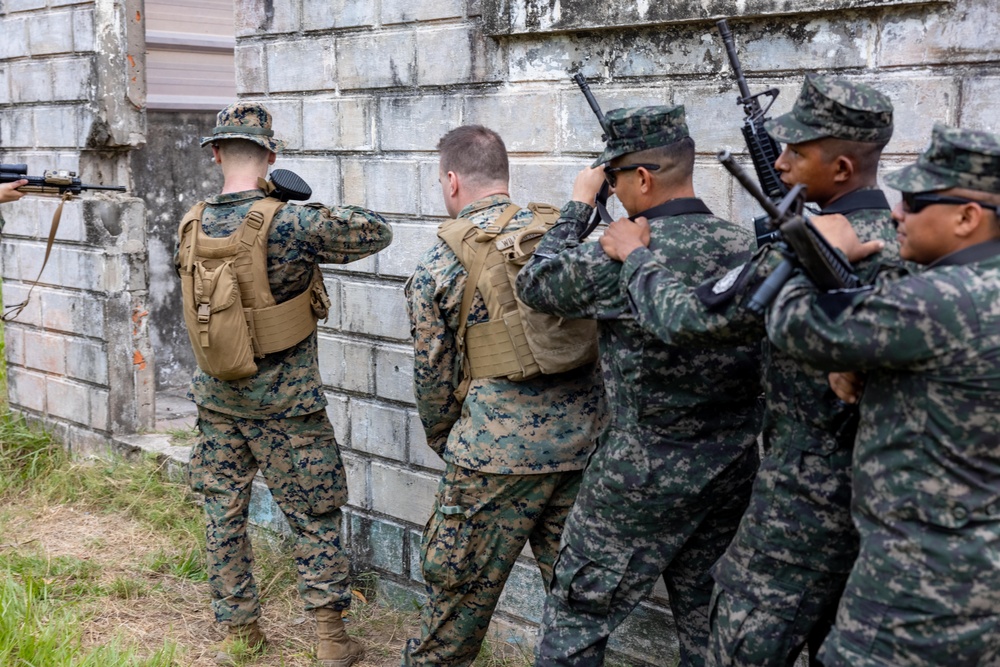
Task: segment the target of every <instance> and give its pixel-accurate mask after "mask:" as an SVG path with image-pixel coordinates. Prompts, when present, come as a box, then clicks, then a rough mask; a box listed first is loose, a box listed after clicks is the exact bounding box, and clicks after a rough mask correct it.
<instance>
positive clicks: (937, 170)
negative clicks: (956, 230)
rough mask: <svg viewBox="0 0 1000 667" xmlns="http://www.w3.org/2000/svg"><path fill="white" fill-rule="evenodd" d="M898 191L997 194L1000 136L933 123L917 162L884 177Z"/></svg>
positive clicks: (999, 169) (998, 185) (999, 188)
mask: <svg viewBox="0 0 1000 667" xmlns="http://www.w3.org/2000/svg"><path fill="white" fill-rule="evenodd" d="M885 182H886V183H888V184H889V186H891V187H893V188H896V189H897V190H900V191H901V192H929V191H932V190H947V189H950V188H967V189H969V190H978V191H980V192H990V193H993V194H1000V135H997V134H992V133H990V132H982V131H979V130H963V129H960V128H957V127H948V126H947V125H944V124H942V123H935V124H934V130H933V131H932V132H931V143H930V146H928V147H927V150H925V151H924V152H923V153H921V154H920V156H919V157H918V158H917V161H916V163H914V164H911V165H908V166H906V167H903V168H902V169H900V170H899V171H894V172H892V173H891V174H887V175H886V177H885Z"/></svg>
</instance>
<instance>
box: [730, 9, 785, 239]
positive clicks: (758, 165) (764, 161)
mask: <svg viewBox="0 0 1000 667" xmlns="http://www.w3.org/2000/svg"><path fill="white" fill-rule="evenodd" d="M715 25H716V26H717V27H718V28H719V35H720V36H721V37H722V43H723V44H725V45H726V53H727V54H728V55H729V64H730V66H731V67H732V68H733V74H735V76H736V85H737V86H739V89H740V96H739V97H738V98H736V103H737V104H741V105H743V113H744V114H746V115H745V117H744V119H743V127H742V130H743V139H744V141H746V144H747V150H748V151H749V152H750V159H751V160H753V168H754V171H756V172H757V180H759V181H760V187H761V189H763V191H764V194H765V195H767V197H768V198H769V199H770V200H771V201H772V202H776V201H780V200H781V198H782V197H784V196H785V195H786V194H788V188H787V187H786V186H785V184H784V183H782V182H781V178H780V177H779V176H778V171H777V170H776V169H775V168H774V162H775V160H777V159H778V156H779V155H781V145H780V144H778V142H777V141H775V140H774V139H773V138H772V137H771V135H769V134H768V133H767V131H766V130H765V129H764V121H766V120H767V117H766V116H765V114H767V112H768V110H769V109H770V108H771V105H772V104H774V100H776V99H777V97H778V89H777V88H769V89H767V90H764V91H761V92H759V93H756V94H754V95H751V94H750V88H749V86H747V80H746V78H745V77H744V76H743V68H742V67H741V66H740V59H739V57H738V56H737V55H736V44H735V42H734V41H733V33H731V32H730V31H729V24H727V23H726V19H722V20H721V21H718V22H717V23H716V24H715ZM762 95H763V96H767V97H769V98H770V102H768V104H767V106H766V107H763V108H761V106H760V100H759V99H758V98H759V97H761V96H762ZM767 221H768V218H767V217H766V216H762V217H759V218H754V221H753V222H754V230H755V231H756V233H757V245H758V247H759V246H761V245H764V244H765V243H770V242H771V241H773V240H774V238H775V235H776V231H777V230H776V229H773V228H769V227H768V226H767Z"/></svg>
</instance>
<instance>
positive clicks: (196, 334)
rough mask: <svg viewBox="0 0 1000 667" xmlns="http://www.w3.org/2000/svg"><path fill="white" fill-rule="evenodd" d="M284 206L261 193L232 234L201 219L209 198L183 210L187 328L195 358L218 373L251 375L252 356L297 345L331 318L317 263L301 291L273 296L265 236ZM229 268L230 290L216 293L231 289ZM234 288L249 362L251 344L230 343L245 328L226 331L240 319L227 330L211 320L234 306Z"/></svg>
mask: <svg viewBox="0 0 1000 667" xmlns="http://www.w3.org/2000/svg"><path fill="white" fill-rule="evenodd" d="M282 206H284V202H281V201H278V200H277V199H273V198H270V197H265V198H264V199H260V200H258V201H256V202H254V204H253V206H251V208H250V211H249V212H248V213H247V215H246V216H245V217H244V219H243V222H242V223H240V226H239V227H238V228H237V229H236V230H235V231H234V232H233V233H232V234H230V235H229V236H225V237H211V236H208V235H207V234H205V232H204V230H203V229H202V226H201V218H202V214H203V212H204V210H205V202H198V203H197V204H195V205H194V206H193V207H192V208H191V209H190V210H189V211H188V212H187V214H186V215H185V216H184V219H183V220H182V221H181V224H180V227H179V229H178V235H179V237H180V261H181V286H182V292H183V293H184V294H183V298H184V314H185V323H186V324H187V327H188V334H189V336H190V338H191V344H192V347H193V348H194V351H195V358H196V359H197V360H198V365H199V366H200V367H201V368H202V370H204V371H205V372H206V373H209V374H210V375H213V376H215V377H219V378H220V379H223V380H231V379H238V378H239V377H247V376H249V375H252V374H253V373H255V372H256V364H255V363H253V362H252V359H253V358H254V357H256V358H260V357H263V356H264V355H265V354H270V353H272V352H280V351H281V350H286V349H288V348H290V347H292V346H293V345H296V344H298V343H299V342H301V341H302V340H304V339H305V338H306V337H307V336H309V335H310V334H312V332H313V331H315V329H316V324H317V322H318V320H319V319H322V318H324V317H326V311H327V309H328V307H329V299H328V298H327V295H326V290H325V287H324V285H323V278H322V274H321V273H320V271H319V268H318V267H317V268H316V269H315V271H314V274H313V278H312V281H311V283H310V285H309V287H308V288H307V289H306V290H305V291H304V292H303V293H302V294H299V295H298V296H296V297H293V298H292V299H289V300H288V301H285V302H282V303H280V304H277V303H275V300H274V296H273V295H272V294H271V287H270V284H269V282H268V276H267V236H268V232H269V231H270V226H271V221H272V219H273V218H274V215H275V214H276V213H277V212H278V210H280V209H281V207H282ZM227 272H231V273H233V274H234V275H235V283H236V284H235V285H234V286H233V287H234V289H233V294H232V296H227V295H225V294H223V295H220V294H219V293H218V292H219V290H220V289H223V290H225V289H227V287H226V285H227V284H228V283H225V281H226V273H227ZM224 283H225V284H224ZM220 284H222V287H221V288H220ZM236 291H238V295H239V300H240V304H239V305H240V306H241V310H242V320H243V325H244V326H245V329H246V334H247V336H248V344H249V346H250V350H249V361H248V360H247V358H246V357H247V351H246V350H241V349H233V348H239V347H241V345H242V343H241V342H240V341H241V340H243V335H242V334H243V331H231V330H229V329H232V328H235V329H238V328H239V327H238V326H237V325H238V321H237V320H233V322H237V324H227V326H226V328H225V329H222V328H221V327H220V326H218V325H219V323H218V322H216V323H215V326H213V318H216V317H217V316H219V313H220V312H222V311H224V310H226V308H227V307H228V306H230V305H235V303H232V304H230V303H228V302H229V301H235V298H236ZM213 338H214V340H213ZM235 357H242V358H240V359H235ZM220 369H221V370H220ZM223 375H225V376H226V377H223Z"/></svg>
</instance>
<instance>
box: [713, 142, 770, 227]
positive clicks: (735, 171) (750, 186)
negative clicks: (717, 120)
mask: <svg viewBox="0 0 1000 667" xmlns="http://www.w3.org/2000/svg"><path fill="white" fill-rule="evenodd" d="M717 157H718V158H719V162H721V163H722V166H723V167H725V168H726V171H728V172H729V173H730V174H732V175H733V176H734V177H735V178H736V180H737V181H739V182H740V185H742V186H743V187H744V189H746V191H747V192H749V193H750V194H751V195H752V196H753V198H754V199H756V200H757V201H758V202H760V205H761V206H763V207H764V211H766V212H767V214H768V215H769V216H771V219H772V220H780V219H781V217H782V216H781V211H780V210H778V207H777V206H775V205H774V202H772V201H771V200H770V199H768V198H767V197H766V196H765V195H764V193H763V192H761V191H760V186H758V185H757V183H756V182H755V181H754V180H753V179H752V178H750V174H748V173H747V170H746V169H744V168H743V167H741V166H740V165H739V163H737V162H736V159H735V158H734V157H733V156H732V153H730V152H729V151H727V150H721V151H719V154H718V156H717Z"/></svg>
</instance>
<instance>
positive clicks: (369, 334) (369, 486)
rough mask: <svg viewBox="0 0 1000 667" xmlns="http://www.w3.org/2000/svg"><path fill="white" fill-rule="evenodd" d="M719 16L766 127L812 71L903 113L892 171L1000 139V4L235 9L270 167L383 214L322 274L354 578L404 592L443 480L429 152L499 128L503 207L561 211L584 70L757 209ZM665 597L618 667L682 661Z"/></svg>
mask: <svg viewBox="0 0 1000 667" xmlns="http://www.w3.org/2000/svg"><path fill="white" fill-rule="evenodd" d="M706 6H711V7H712V8H713V9H711V10H706V9H705V7H706ZM606 8H610V9H606ZM616 9H617V10H622V13H616V12H615V11H613V10H616ZM730 10H732V11H738V12H739V17H738V18H737V19H736V20H734V21H732V22H731V28H732V29H733V31H734V34H735V35H736V41H737V44H738V47H739V52H740V55H741V57H742V59H743V66H744V69H745V71H746V74H747V76H748V78H749V79H750V86H751V88H752V89H753V90H754V91H757V90H760V89H762V88H764V87H770V86H777V87H778V88H779V89H780V90H781V91H782V92H781V96H780V98H779V100H778V103H777V104H776V108H775V109H774V111H773V113H781V112H784V111H786V110H787V109H789V108H790V106H791V103H792V101H793V99H794V97H795V95H796V93H797V91H798V89H799V87H800V86H801V80H802V75H803V74H804V73H805V72H811V71H824V72H837V73H839V74H842V75H845V76H848V77H851V78H853V79H856V80H860V81H865V82H870V83H872V84H874V85H876V86H877V87H878V88H879V89H881V90H883V91H885V92H886V93H887V94H888V95H889V96H890V97H891V98H892V100H893V102H894V104H895V105H896V113H897V119H898V120H897V128H898V129H897V132H896V136H895V137H894V139H893V141H892V143H891V144H890V146H889V148H888V151H887V156H886V165H887V166H893V165H895V164H898V163H900V162H902V161H905V160H906V159H908V158H909V157H910V156H912V155H913V154H914V153H915V152H917V151H919V150H920V149H921V148H922V147H923V146H924V145H926V142H927V140H928V137H929V134H930V128H931V125H932V123H933V122H934V121H935V120H940V121H944V122H946V123H952V124H961V125H964V126H967V127H975V128H983V129H992V130H994V131H996V130H1000V120H998V116H997V115H996V113H995V111H994V104H993V100H995V99H997V96H998V94H1000V76H998V75H997V63H998V61H1000V43H998V41H997V39H996V38H995V36H994V35H993V33H992V32H991V31H989V30H983V27H984V26H988V25H992V23H993V22H994V21H995V18H996V16H997V15H1000V0H954V1H953V2H947V1H946V2H927V3H924V2H914V1H912V0H827V1H825V2H824V1H816V2H804V1H799V0H775V1H773V2H772V1H770V0H768V1H767V2H764V1H762V2H756V1H754V2H736V0H732V1H729V0H725V1H720V2H713V3H705V2H701V1H698V2H670V3H651V2H645V1H643V2H635V3H632V2H610V3H599V2H595V1H592V0H576V1H570V0H561V1H560V0H555V1H548V0H547V1H546V2H536V1H535V0H483V1H482V2H479V1H477V0H437V1H435V2H413V1H412V0H382V2H380V3H372V2H368V1H367V0H338V1H337V2H332V3H314V2H288V3H242V4H241V5H240V6H238V7H237V39H238V43H237V50H236V57H237V86H238V90H239V93H240V95H241V97H244V98H247V99H263V100H265V101H266V102H267V104H268V106H269V107H270V109H271V110H272V111H273V112H274V114H275V116H276V119H277V121H276V129H277V131H278V133H279V134H280V135H282V136H283V137H285V138H286V139H288V140H289V151H288V153H287V154H285V155H283V156H282V157H281V159H280V162H279V166H283V167H287V168H290V169H293V170H295V171H298V172H299V173H300V174H302V175H303V176H304V177H305V178H306V179H307V180H308V181H309V182H310V183H311V185H312V186H313V189H314V192H315V193H316V197H317V199H321V200H323V201H329V202H348V203H357V204H363V205H366V206H369V207H371V208H374V209H376V210H379V211H381V212H383V213H384V214H385V215H386V216H387V217H388V218H389V219H390V220H391V221H392V224H393V227H394V230H395V234H396V239H395V242H394V244H393V245H392V246H391V247H390V248H389V249H388V250H387V251H386V252H384V253H381V254H380V255H379V256H378V257H375V258H372V259H369V260H366V261H363V262H360V263H358V264H356V265H352V266H349V267H344V268H336V267H329V268H328V269H327V276H328V283H329V287H330V292H331V295H332V296H333V299H334V303H335V308H334V312H333V314H332V315H331V318H330V321H329V322H328V323H327V325H326V326H324V327H323V328H322V330H321V336H320V339H321V353H322V367H323V372H324V378H325V382H326V384H327V387H328V390H329V395H330V399H331V403H332V407H331V410H330V413H331V416H332V418H333V421H334V424H335V425H336V427H337V433H338V440H339V441H340V443H341V444H342V445H343V447H344V450H345V459H346V461H347V464H348V466H349V481H350V493H351V503H352V511H351V517H350V526H351V545H352V547H353V549H354V556H355V558H356V559H358V561H359V567H374V568H376V569H378V570H379V571H380V572H381V573H382V574H383V581H386V582H389V583H390V584H393V585H397V586H399V587H400V588H401V589H412V588H414V587H416V585H417V584H418V582H419V579H420V576H419V558H418V544H419V535H420V526H421V525H422V524H423V523H424V521H425V520H426V518H427V517H428V515H429V512H430V508H431V502H432V499H433V495H434V491H435V487H436V483H437V476H438V471H439V470H440V468H441V462H440V460H439V459H438V458H437V457H436V456H435V455H434V454H433V453H431V452H429V451H428V448H427V446H426V444H425V441H424V438H423V435H422V432H421V429H420V425H419V421H418V419H417V417H416V415H415V412H414V408H413V397H412V390H411V370H412V361H411V359H412V357H411V352H410V342H409V340H408V329H407V323H406V319H405V313H404V308H403V301H402V283H403V281H404V279H405V278H406V276H408V275H409V274H410V272H411V271H412V269H413V267H414V265H415V262H416V260H417V258H418V257H419V255H420V254H421V252H422V251H423V249H425V248H426V247H427V246H429V245H430V244H431V243H432V242H433V241H434V230H435V226H436V225H437V223H438V222H439V221H440V216H442V215H444V210H443V208H442V205H441V202H440V200H439V198H440V194H439V190H438V187H437V184H436V180H435V179H436V170H437V156H436V154H435V151H434V146H435V144H436V142H437V140H438V138H439V137H440V136H441V134H443V133H444V132H445V131H447V130H448V129H450V128H452V127H454V126H457V125H459V124H462V123H473V122H475V123H483V124H485V125H488V126H490V127H492V128H494V129H496V130H498V131H499V132H500V133H501V134H502V135H503V136H504V138H505V140H506V141H507V145H508V147H509V149H510V151H511V153H512V167H513V169H512V179H513V183H512V187H513V196H514V198H515V200H517V201H520V202H522V203H524V202H527V201H529V200H534V201H550V202H553V203H556V204H561V203H562V202H563V201H564V200H565V199H566V198H567V196H568V195H569V193H570V188H571V184H572V179H573V175H574V174H575V172H576V171H577V170H578V169H579V168H580V167H582V166H583V165H584V164H586V163H587V161H588V159H589V158H590V157H591V156H592V155H593V154H594V153H595V152H596V151H597V150H598V146H599V139H598V137H599V134H600V132H599V130H598V128H597V124H596V121H595V119H594V118H593V116H592V114H591V112H590V109H589V107H588V106H587V104H586V102H585V101H584V99H583V98H582V96H581V95H580V94H579V91H578V90H577V89H576V87H575V86H574V85H573V84H572V83H571V81H570V80H569V76H568V74H567V70H568V69H573V70H580V71H582V72H583V73H584V74H585V75H587V76H588V78H590V79H591V80H592V83H593V89H594V93H595V95H596V96H597V99H598V100H599V101H600V102H601V104H602V106H603V107H604V108H605V109H611V108H614V107H616V106H622V105H636V104H645V103H684V104H685V105H686V107H687V110H688V120H689V123H690V126H691V130H692V133H693V135H694V137H695V139H696V141H697V144H698V150H699V154H698V164H697V173H696V187H697V189H698V190H699V192H700V193H701V195H702V196H703V197H704V198H705V199H706V200H707V201H708V202H709V205H710V206H711V207H712V208H713V209H714V210H715V211H716V212H717V213H719V214H721V215H724V216H731V217H733V218H734V219H737V218H738V219H741V220H748V219H749V218H750V217H752V215H753V214H755V213H756V211H755V210H754V207H753V206H751V203H750V200H749V198H748V197H747V196H745V195H744V194H743V193H742V191H741V190H740V188H738V187H736V188H734V187H733V184H732V182H731V180H730V179H729V177H728V176H727V175H725V173H724V172H723V170H722V169H721V168H720V167H719V166H718V165H717V163H716V161H715V159H714V155H715V152H716V151H717V150H718V149H719V148H722V147H731V148H733V149H734V150H735V152H737V153H745V149H744V147H743V145H742V139H741V136H740V133H739V126H740V123H741V120H742V119H741V113H740V110H739V109H738V107H737V106H736V103H735V101H736V97H737V92H736V88H735V85H734V83H733V80H732V77H731V73H730V71H729V66H728V63H727V61H726V56H725V51H724V49H723V47H722V44H721V42H720V40H719V38H718V36H717V34H716V32H715V26H714V19H717V18H721V17H722V15H721V14H720V13H719V12H724V11H730ZM834 10H835V11H834ZM671 13H673V15H670V14H671ZM484 21H485V22H486V24H487V27H486V29H484V27H483V23H484ZM654 23H655V26H654V25H652V24H654ZM615 25H621V26H625V25H628V26H631V27H629V28H628V29H622V28H613V27H612V28H609V26H615ZM651 26H652V27H651ZM487 33H491V34H492V35H494V36H490V34H487ZM540 591H541V587H540V585H539V581H538V575H537V574H536V573H535V572H534V571H533V570H532V568H531V566H530V564H529V562H528V561H525V562H524V563H522V564H521V565H519V567H518V569H517V571H516V572H515V576H514V578H513V580H512V582H511V585H509V586H508V592H507V594H506V596H505V599H504V603H503V604H502V606H501V611H500V617H501V618H502V619H504V620H506V621H509V622H512V623H515V624H521V627H526V626H530V624H531V623H534V622H536V621H537V620H538V617H539V611H540V603H539V596H540ZM664 602H665V598H664V593H663V590H662V587H661V588H659V589H658V592H657V594H656V595H655V596H654V597H653V598H652V599H650V600H649V601H648V603H644V604H643V605H642V606H641V607H640V609H639V610H638V611H637V613H636V614H635V615H633V618H632V619H630V621H629V623H628V624H627V626H626V627H625V628H623V629H622V632H621V633H619V635H618V637H617V638H616V640H615V643H614V644H613V645H614V646H615V647H616V648H618V649H619V650H620V651H621V652H622V653H623V654H624V655H625V656H627V659H629V660H630V661H633V662H641V661H642V660H643V659H645V660H652V661H653V662H655V663H656V664H670V662H671V656H673V655H674V652H675V650H676V646H675V643H674V641H673V638H672V636H671V633H670V631H669V630H667V631H664V627H665V624H666V625H669V621H668V620H667V619H666V616H667V613H666V612H665V606H664Z"/></svg>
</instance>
